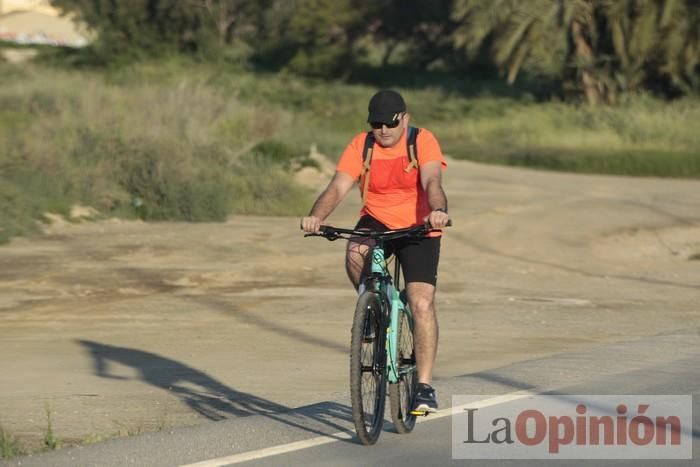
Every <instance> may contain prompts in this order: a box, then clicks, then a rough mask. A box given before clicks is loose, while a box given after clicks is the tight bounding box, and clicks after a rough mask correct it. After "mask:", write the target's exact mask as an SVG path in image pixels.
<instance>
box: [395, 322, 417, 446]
mask: <svg viewBox="0 0 700 467" xmlns="http://www.w3.org/2000/svg"><path fill="white" fill-rule="evenodd" d="M397 333H398V335H397V342H398V349H397V352H396V362H397V369H398V371H399V373H400V376H399V381H398V382H396V383H391V384H389V405H390V408H391V420H392V421H393V422H394V427H395V428H396V431H397V432H399V433H401V434H405V433H410V432H411V431H413V428H414V427H415V425H416V416H415V415H411V404H413V398H414V396H415V394H416V385H417V383H418V373H417V371H416V352H415V346H414V342H413V325H412V323H411V316H410V314H409V312H407V311H402V312H401V313H400V316H399V326H398V328H397Z"/></svg>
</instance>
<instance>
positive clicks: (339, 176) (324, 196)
mask: <svg viewBox="0 0 700 467" xmlns="http://www.w3.org/2000/svg"><path fill="white" fill-rule="evenodd" d="M354 184H355V180H354V179H353V178H352V177H351V176H350V175H349V174H346V173H345V172H336V173H335V175H334V176H333V179H332V180H331V181H330V183H329V184H328V186H327V187H326V189H325V190H323V193H321V194H320V195H319V197H318V199H317V200H316V202H315V203H314V206H313V207H312V208H311V212H309V215H308V216H306V217H302V218H301V229H302V230H303V231H305V232H318V231H319V228H320V227H321V222H323V221H324V220H325V219H326V218H327V217H328V216H330V215H331V213H332V212H333V210H334V209H335V208H336V207H337V206H338V204H340V202H341V201H342V200H343V198H345V195H347V194H348V192H349V191H350V189H351V188H352V186H353V185H354Z"/></svg>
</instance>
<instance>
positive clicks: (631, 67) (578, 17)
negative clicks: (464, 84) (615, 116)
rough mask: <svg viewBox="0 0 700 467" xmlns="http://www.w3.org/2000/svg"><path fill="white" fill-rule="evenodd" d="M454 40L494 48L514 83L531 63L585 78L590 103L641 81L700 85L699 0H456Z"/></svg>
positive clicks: (535, 68)
mask: <svg viewBox="0 0 700 467" xmlns="http://www.w3.org/2000/svg"><path fill="white" fill-rule="evenodd" d="M452 14H453V20H455V21H456V22H458V23H459V26H458V27H457V28H456V30H455V33H454V35H453V40H454V45H455V47H457V48H459V49H461V50H463V51H464V52H465V53H466V54H467V55H470V56H473V55H474V54H475V53H477V52H478V51H479V50H482V49H483V48H488V51H489V53H490V55H491V57H492V59H493V61H494V62H495V63H496V64H497V65H498V66H499V67H500V69H501V70H502V72H503V74H504V75H505V77H506V79H507V80H508V82H509V83H512V82H514V81H515V79H516V78H517V76H518V75H519V74H520V73H521V72H522V71H526V72H529V73H534V74H543V75H547V76H550V77H560V78H561V79H562V80H564V81H566V80H569V81H570V82H574V83H577V84H578V87H579V89H580V90H582V91H583V92H584V94H585V96H586V98H587V100H588V101H589V102H591V103H598V102H600V101H607V102H614V101H615V100H616V96H617V94H618V93H619V92H620V91H633V90H639V89H642V88H646V89H652V90H656V91H659V92H662V93H665V94H667V95H677V94H684V93H690V92H697V91H698V90H700V86H699V84H700V82H699V80H698V75H699V74H700V67H699V60H700V33H699V32H698V31H700V20H699V18H700V9H699V8H698V6H697V2H695V1H694V0H570V1H568V0H525V1H517V0H496V1H494V2H492V3H490V4H489V5H488V6H486V3H485V2H483V1H480V0H457V1H456V2H455V8H454V10H453V12H452Z"/></svg>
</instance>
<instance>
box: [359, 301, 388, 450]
mask: <svg viewBox="0 0 700 467" xmlns="http://www.w3.org/2000/svg"><path fill="white" fill-rule="evenodd" d="M383 312H384V310H383V309H382V302H381V298H380V296H379V295H378V294H377V293H375V292H371V291H367V292H364V293H363V294H362V295H360V298H359V299H358V300H357V307H356V308H355V318H354V320H353V323H352V341H351V345H350V399H351V402H352V419H353V421H354V423H355V430H356V431H357V436H358V438H359V439H360V442H361V443H362V444H365V445H370V444H374V443H375V442H377V439H378V438H379V434H380V433H381V430H382V425H383V424H384V407H385V404H386V353H385V345H384V343H385V341H386V327H385V326H384V324H383V321H384V320H383V318H382V316H383Z"/></svg>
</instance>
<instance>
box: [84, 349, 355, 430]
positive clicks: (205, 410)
mask: <svg viewBox="0 0 700 467" xmlns="http://www.w3.org/2000/svg"><path fill="white" fill-rule="evenodd" d="M77 342H78V343H79V344H80V345H81V346H82V347H83V348H84V349H85V350H86V352H88V354H89V355H90V356H91V357H92V360H93V367H94V371H95V374H96V375H97V376H99V377H101V378H109V379H116V380H130V379H132V378H130V377H125V376H120V375H117V374H114V373H113V372H112V371H111V366H112V365H114V364H119V365H123V366H126V367H130V368H132V369H134V370H136V372H137V373H138V376H137V379H139V380H141V381H143V382H145V383H148V384H150V385H152V386H155V387H157V388H160V389H162V390H164V391H168V392H170V393H172V394H174V395H177V397H178V398H179V399H180V400H181V401H182V402H183V403H184V404H185V405H187V406H188V407H190V408H191V409H192V410H194V411H195V412H197V413H199V414H200V415H202V416H203V417H205V418H207V419H209V420H213V421H219V420H224V419H229V418H234V417H247V416H251V415H261V416H264V417H267V418H269V419H272V420H275V421H277V422H280V423H282V424H285V425H288V426H292V427H295V428H299V429H302V430H304V431H308V432H311V433H315V434H318V435H324V436H333V433H332V432H345V433H352V431H351V430H350V429H349V428H347V426H346V425H347V423H352V413H351V410H350V408H349V407H348V406H346V405H342V404H338V403H334V402H326V403H322V404H315V405H311V406H307V407H302V408H298V409H293V408H291V407H287V406H285V405H282V404H278V403H276V402H273V401H270V400H267V399H264V398H261V397H258V396H255V395H253V394H249V393H246V392H242V391H237V390H235V389H232V388H230V387H228V386H226V385H225V384H223V383H221V382H220V381H218V380H216V379H215V378H212V377H211V376H209V375H208V374H206V373H204V372H203V371H200V370H197V369H196V368H192V367H190V366H187V365H185V364H183V363H180V362H178V361H176V360H173V359H170V358H166V357H162V356H160V355H157V354H154V353H151V352H145V351H143V350H137V349H131V348H127V347H117V346H113V345H107V344H101V343H99V342H94V341H89V340H78V341H77ZM329 430H330V432H329ZM337 438H338V439H343V440H346V439H345V438H339V437H337Z"/></svg>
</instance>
